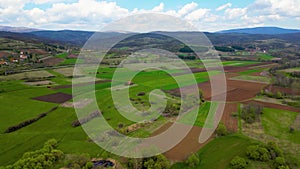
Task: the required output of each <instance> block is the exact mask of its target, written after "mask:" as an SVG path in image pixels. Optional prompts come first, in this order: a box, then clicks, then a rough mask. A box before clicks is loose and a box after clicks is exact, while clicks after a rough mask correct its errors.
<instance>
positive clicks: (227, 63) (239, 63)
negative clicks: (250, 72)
mask: <svg viewBox="0 0 300 169" xmlns="http://www.w3.org/2000/svg"><path fill="white" fill-rule="evenodd" d="M257 63H260V62H256V61H225V62H222V64H223V66H249V65H253V64H257Z"/></svg>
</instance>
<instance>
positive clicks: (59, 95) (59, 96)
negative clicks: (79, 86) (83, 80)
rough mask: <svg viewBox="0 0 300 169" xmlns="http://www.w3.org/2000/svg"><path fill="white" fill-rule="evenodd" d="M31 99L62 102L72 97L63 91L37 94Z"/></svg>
mask: <svg viewBox="0 0 300 169" xmlns="http://www.w3.org/2000/svg"><path fill="white" fill-rule="evenodd" d="M32 99H33V100H38V101H43V102H51V103H64V102H66V101H69V100H71V99H72V95H69V94H65V93H61V92H59V93H54V94H49V95H44V96H39V97H35V98H32Z"/></svg>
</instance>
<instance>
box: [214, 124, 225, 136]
mask: <svg viewBox="0 0 300 169" xmlns="http://www.w3.org/2000/svg"><path fill="white" fill-rule="evenodd" d="M216 134H217V136H226V135H227V134H228V131H227V128H226V126H225V125H224V123H220V124H219V125H218V128H217V130H216Z"/></svg>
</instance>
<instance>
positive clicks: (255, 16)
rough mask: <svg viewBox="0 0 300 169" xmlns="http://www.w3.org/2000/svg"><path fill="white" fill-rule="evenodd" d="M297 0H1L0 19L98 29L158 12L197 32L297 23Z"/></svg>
mask: <svg viewBox="0 0 300 169" xmlns="http://www.w3.org/2000/svg"><path fill="white" fill-rule="evenodd" d="M299 5H300V1H299V0H286V1H284V2H281V1H279V0H265V1H262V0H246V1H243V2H240V1H238V0H231V1H225V0H221V1H217V2H205V1H203V0H195V1H190V0H183V1H180V2H177V1H176V2H174V1H171V0H154V1H151V2H131V1H128V0H107V1H100V0H87V1H83V0H43V1H38V0H28V1H9V2H5V3H4V1H3V2H1V1H0V9H2V10H3V12H2V13H1V14H0V25H5V26H11V27H27V28H34V29H43V30H82V31H99V30H101V29H102V28H103V27H104V26H105V25H107V24H110V23H113V22H115V21H117V20H119V19H122V18H123V17H127V16H131V15H135V14H143V13H158V14H166V15H170V16H173V17H177V18H179V19H182V20H184V21H187V22H189V23H190V24H192V25H193V26H195V27H196V28H197V29H198V30H199V31H202V32H217V31H222V30H229V29H240V28H255V27H280V28H284V29H299V28H300V22H299V21H300V9H298V8H297V6H299Z"/></svg>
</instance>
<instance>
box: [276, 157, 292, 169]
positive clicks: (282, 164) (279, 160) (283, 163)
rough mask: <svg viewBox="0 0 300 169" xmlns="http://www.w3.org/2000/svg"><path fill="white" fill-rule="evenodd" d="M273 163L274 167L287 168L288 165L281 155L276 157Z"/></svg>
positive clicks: (277, 168)
mask: <svg viewBox="0 0 300 169" xmlns="http://www.w3.org/2000/svg"><path fill="white" fill-rule="evenodd" d="M273 165H274V168H276V169H289V166H288V165H286V161H285V159H284V158H283V157H276V159H275V160H274V163H273Z"/></svg>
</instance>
